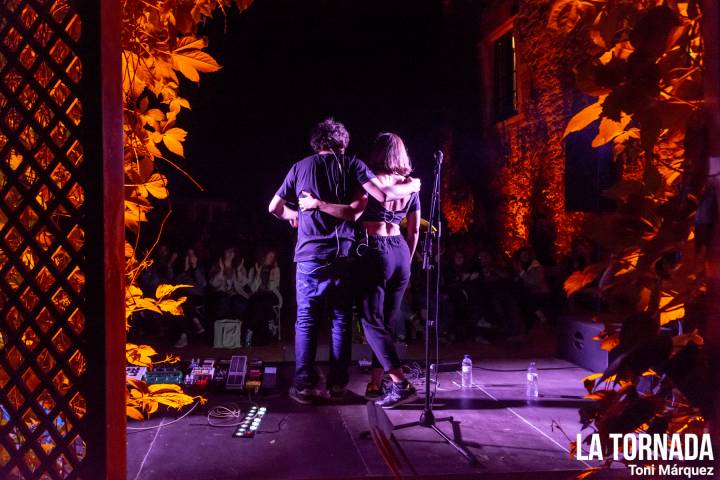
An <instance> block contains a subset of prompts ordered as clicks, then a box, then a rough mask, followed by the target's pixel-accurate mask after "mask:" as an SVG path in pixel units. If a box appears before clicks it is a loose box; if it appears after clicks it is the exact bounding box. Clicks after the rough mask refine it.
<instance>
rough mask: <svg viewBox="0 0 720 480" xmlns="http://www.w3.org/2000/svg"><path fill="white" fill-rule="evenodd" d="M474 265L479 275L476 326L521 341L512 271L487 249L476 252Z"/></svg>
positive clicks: (519, 319)
mask: <svg viewBox="0 0 720 480" xmlns="http://www.w3.org/2000/svg"><path fill="white" fill-rule="evenodd" d="M478 262H479V266H480V272H479V274H480V276H479V278H478V280H477V284H478V288H477V289H476V290H475V292H476V294H477V296H478V301H479V303H480V306H481V312H482V316H483V317H482V320H483V321H482V322H478V324H477V326H478V327H479V328H486V327H487V326H488V324H490V325H492V326H493V327H494V328H495V329H496V330H497V331H498V332H499V333H500V335H502V336H504V337H506V338H507V339H508V340H513V341H515V340H524V339H525V337H524V332H525V328H524V325H523V321H522V316H521V314H520V309H519V307H518V303H517V301H516V299H515V297H514V296H513V293H512V281H513V274H512V270H511V269H510V268H509V267H508V266H507V264H503V262H500V261H498V260H496V259H495V258H494V257H493V255H492V254H491V253H490V252H489V251H487V250H481V251H480V253H479V255H478Z"/></svg>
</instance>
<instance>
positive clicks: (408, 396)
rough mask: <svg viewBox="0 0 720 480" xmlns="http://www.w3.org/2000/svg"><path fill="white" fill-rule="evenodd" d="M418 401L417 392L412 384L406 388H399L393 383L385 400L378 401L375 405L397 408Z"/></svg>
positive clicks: (408, 384)
mask: <svg viewBox="0 0 720 480" xmlns="http://www.w3.org/2000/svg"><path fill="white" fill-rule="evenodd" d="M415 399H417V391H416V390H415V387H413V386H412V384H411V383H410V382H408V383H407V385H406V386H405V387H400V386H398V384H397V383H393V384H392V386H391V387H390V390H389V391H388V392H387V393H386V394H385V396H384V397H383V398H381V399H380V400H377V401H376V402H375V405H378V406H380V407H382V408H385V409H387V408H395V407H397V406H398V405H402V404H404V403H410V402H412V401H414V400H415Z"/></svg>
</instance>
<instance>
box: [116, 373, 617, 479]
mask: <svg viewBox="0 0 720 480" xmlns="http://www.w3.org/2000/svg"><path fill="white" fill-rule="evenodd" d="M528 363H529V360H521V359H513V360H499V359H493V360H480V361H476V362H475V366H476V367H482V368H486V369H487V370H480V369H475V370H474V383H475V388H472V389H460V388H459V386H458V385H457V383H459V381H460V376H459V374H458V373H456V372H447V373H441V374H440V383H439V386H440V388H439V391H438V394H437V397H436V404H437V405H436V409H435V412H436V415H437V416H438V417H441V416H447V415H452V416H454V417H455V419H456V420H457V421H459V422H460V429H461V432H462V438H463V440H464V442H465V443H466V445H467V447H468V448H469V450H470V451H471V452H472V454H473V455H474V456H475V457H476V459H477V462H478V463H477V465H476V466H474V467H473V466H470V465H468V463H467V462H466V461H465V460H464V459H463V458H462V457H461V456H460V455H458V454H457V453H456V452H455V450H453V449H452V448H451V447H450V446H449V445H447V444H445V443H443V442H442V441H441V439H440V437H438V436H436V434H435V433H434V432H432V431H431V430H429V429H425V428H413V429H409V430H402V431H399V432H397V433H396V438H397V439H398V441H399V444H400V446H401V447H402V448H403V450H404V452H405V453H406V454H407V457H408V458H409V460H410V462H411V463H412V464H413V465H414V468H415V469H416V471H417V473H418V474H419V475H420V476H421V477H423V478H447V477H457V478H479V477H480V476H482V477H483V478H518V479H519V478H537V473H538V472H544V473H543V478H545V479H547V480H549V479H554V478H558V479H570V478H574V476H575V475H576V474H577V472H578V471H581V470H583V469H584V468H586V465H584V464H583V463H582V462H579V461H577V460H575V459H571V458H570V455H569V452H568V443H569V442H568V440H567V438H566V437H565V436H564V434H563V433H561V432H560V431H558V429H554V428H553V427H552V425H553V422H555V423H557V424H559V425H561V426H562V428H563V430H564V431H565V433H566V434H567V435H569V436H570V437H571V438H574V436H575V434H576V433H577V431H578V429H579V424H578V412H577V410H578V408H579V407H580V406H581V405H582V404H583V403H584V402H586V401H587V400H584V399H583V398H582V396H583V394H584V393H585V392H584V389H583V387H582V383H581V381H580V380H581V379H582V378H583V377H585V376H586V375H588V373H589V372H588V371H586V370H584V369H582V368H579V367H577V366H575V365H573V364H570V363H568V362H566V361H563V360H557V359H543V360H539V361H538V367H539V368H540V369H541V370H540V391H541V397H540V399H539V401H537V402H536V403H534V404H528V403H527V402H526V400H525V369H526V368H527V365H528ZM291 368H292V365H291V364H285V366H284V367H283V368H282V369H281V370H282V372H283V373H282V374H281V377H286V379H284V380H283V379H281V383H286V381H287V377H289V375H290V374H291ZM366 378H367V376H366V375H365V374H362V373H361V372H359V371H358V370H354V371H353V374H352V380H351V384H350V385H349V388H350V390H351V391H352V392H355V393H356V394H358V395H356V396H354V398H353V397H351V398H349V399H348V400H347V401H346V402H344V403H342V404H327V405H320V406H301V405H298V404H296V403H295V402H293V401H292V400H290V399H289V398H288V397H287V395H286V394H283V395H275V396H269V397H265V398H263V397H262V396H260V397H257V398H253V400H255V401H256V402H257V403H258V404H260V405H263V406H267V407H268V412H269V413H268V415H267V416H266V418H265V419H264V420H263V423H262V425H261V427H260V430H261V431H263V432H267V433H262V434H260V435H257V436H256V437H255V438H254V439H251V440H247V439H236V438H232V432H233V431H234V428H214V427H211V426H209V425H208V424H207V420H206V417H205V414H206V412H207V410H208V407H212V406H213V405H218V404H227V403H231V402H236V403H237V404H239V405H240V406H241V407H242V408H243V409H246V408H247V407H248V406H249V401H248V397H247V396H244V395H241V394H233V393H222V394H215V395H210V396H209V402H208V404H207V405H206V406H202V407H198V408H197V409H196V410H195V411H193V412H192V414H190V415H188V416H187V417H185V418H183V419H182V420H180V421H177V422H175V423H172V424H170V422H172V421H173V420H174V419H175V417H174V416H172V415H165V416H162V415H157V416H156V417H154V418H153V419H152V420H149V421H147V422H145V423H144V424H141V423H139V422H131V424H130V425H129V426H131V427H139V426H143V427H145V426H153V425H159V424H161V423H162V424H163V425H166V424H167V425H166V426H163V427H162V428H156V429H152V430H144V431H131V432H130V433H129V434H128V456H129V460H128V478H129V479H137V480H141V479H142V480H156V479H178V480H183V479H197V480H225V479H228V480H229V479H238V478H248V479H266V478H267V479H341V478H342V479H351V478H364V477H375V478H382V477H386V478H389V477H391V474H390V470H389V469H388V467H387V466H386V465H385V463H384V462H383V460H382V458H381V456H380V454H379V453H378V451H377V449H376V447H375V445H374V443H373V441H372V440H371V439H369V438H362V436H361V432H363V431H365V430H367V428H368V420H367V408H366V402H365V400H364V399H363V398H362V397H361V396H360V394H362V393H363V392H364V390H365V382H366ZM286 389H287V387H285V388H284V389H283V390H286ZM421 403H422V397H421V399H420V400H418V404H417V405H408V406H403V407H401V409H396V410H391V411H388V417H389V418H390V420H391V421H392V422H393V424H400V423H405V422H411V421H415V420H417V419H418V417H419V413H420V409H421V406H422V405H421ZM439 425H440V427H441V428H442V429H443V430H444V431H446V432H447V433H448V434H452V429H451V426H450V425H449V424H448V423H445V424H442V423H441V424H439ZM278 427H280V428H278ZM278 430H279V431H278ZM621 475H622V476H625V475H624V472H623V471H615V472H613V473H611V474H610V476H609V477H608V476H605V477H606V478H610V477H612V478H619V477H620V476H621Z"/></svg>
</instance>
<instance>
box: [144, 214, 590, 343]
mask: <svg viewBox="0 0 720 480" xmlns="http://www.w3.org/2000/svg"><path fill="white" fill-rule="evenodd" d="M212 231H213V229H208V228H203V229H200V233H199V234H198V238H197V239H195V240H192V241H190V242H187V243H185V244H184V245H183V244H179V243H177V242H176V243H175V244H173V242H170V241H168V242H167V243H160V244H159V245H158V246H157V247H156V248H155V249H154V251H153V252H152V254H151V258H152V264H151V266H150V267H149V268H147V269H146V270H144V271H143V272H142V274H141V276H140V278H139V279H138V283H139V286H140V287H141V289H142V290H143V292H144V294H145V295H147V296H154V295H155V290H156V288H157V286H158V285H160V284H182V285H188V287H185V288H182V289H181V290H178V292H177V295H178V296H184V297H186V298H187V300H186V302H185V304H184V306H183V310H184V315H183V316H182V317H181V318H169V317H164V316H162V315H159V314H156V313H153V312H143V313H142V314H141V315H139V316H138V318H136V319H134V320H133V322H131V326H132V328H133V330H132V331H131V335H135V336H139V337H147V336H156V337H157V336H162V337H164V338H165V339H166V340H167V341H169V342H170V343H172V344H174V346H175V347H176V348H183V347H185V346H187V345H188V343H189V342H204V343H207V344H211V343H212V330H213V328H212V327H213V324H214V322H215V320H221V319H238V320H241V321H242V331H243V334H242V338H243V343H244V344H245V345H248V346H250V345H264V344H269V343H272V342H275V341H277V340H278V337H279V332H280V329H281V326H280V325H281V322H282V319H283V318H285V319H286V321H285V325H286V326H285V328H286V331H287V332H291V331H292V320H293V315H292V314H293V312H294V301H293V300H294V299H293V294H292V292H293V291H294V284H293V283H292V282H293V281H294V276H295V275H294V274H295V272H294V268H293V264H292V260H291V253H290V252H291V249H292V245H291V243H292V242H291V241H286V240H284V239H283V240H280V241H278V242H277V243H275V244H273V241H272V240H268V238H270V237H268V236H267V235H265V236H260V235H257V234H256V235H254V236H253V235H248V234H245V235H234V236H230V237H229V236H228V235H227V234H213V233H211V232H212ZM179 236H180V235H177V234H176V235H174V237H179ZM230 238H232V240H230ZM284 243H288V245H287V248H285V249H278V248H276V247H275V245H277V246H278V247H281V246H282V245H284ZM443 245H444V246H443V249H442V251H441V252H440V265H441V280H440V301H439V304H440V311H439V312H440V314H439V322H438V324H439V333H440V340H441V342H444V343H452V342H455V341H458V340H460V339H463V340H473V341H475V342H478V343H495V342H511V343H514V342H517V343H522V342H525V341H527V340H528V335H529V333H530V331H531V330H532V329H533V328H534V327H536V326H538V325H543V324H547V323H552V322H553V321H554V319H556V318H557V317H558V315H559V314H560V313H561V312H562V311H563V310H564V309H567V308H568V306H569V305H568V301H567V299H566V298H565V295H564V293H563V290H562V285H563V282H564V281H565V279H566V278H567V277H568V276H569V275H570V274H572V273H573V272H575V271H580V270H582V269H584V268H585V267H587V266H588V265H590V264H592V263H594V262H595V261H597V258H595V257H596V256H597V252H596V248H595V246H594V244H593V243H592V242H591V241H589V240H588V239H586V238H577V239H576V240H575V241H573V242H572V246H571V248H570V250H569V251H568V252H566V253H565V254H564V255H560V256H557V257H555V256H554V255H552V254H548V253H547V252H542V248H540V249H538V250H540V254H536V250H535V249H533V248H532V247H530V246H526V247H523V248H520V249H518V250H516V251H515V252H502V251H500V249H498V248H493V247H492V243H491V242H487V241H485V240H484V239H483V238H482V236H481V235H478V234H472V233H459V234H455V235H452V236H450V237H449V238H447V239H445V240H444V242H443ZM421 251H422V249H421V248H418V253H416V255H415V258H414V259H413V265H412V276H411V283H410V287H409V288H408V290H407V293H406V296H405V301H404V303H403V307H402V314H401V315H400V316H399V317H398V318H397V319H396V321H395V323H394V331H395V336H396V338H397V339H398V341H401V342H412V341H416V340H419V339H421V338H422V335H423V331H424V325H425V320H426V318H427V316H428V310H427V304H426V289H427V277H426V272H424V271H423V270H422V259H421V254H420V252H421ZM281 280H282V282H281ZM284 299H285V300H286V301H284ZM594 302H596V295H595V294H594V293H593V292H592V287H590V289H586V290H584V291H581V292H580V293H579V294H577V295H575V296H574V298H573V299H571V305H570V307H571V308H587V309H593V308H595V307H596V306H597V305H594ZM433 310H434V307H433V306H432V305H431V311H430V314H431V315H434V314H433ZM359 312H360V309H357V310H356V318H357V317H358V315H359ZM283 313H284V315H283ZM357 319H358V322H359V320H360V319H359V318H357ZM356 330H357V331H358V332H361V331H362V329H360V328H356ZM290 338H291V335H286V339H290ZM360 341H361V339H360Z"/></svg>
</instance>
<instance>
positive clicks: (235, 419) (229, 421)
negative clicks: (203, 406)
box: [207, 403, 244, 427]
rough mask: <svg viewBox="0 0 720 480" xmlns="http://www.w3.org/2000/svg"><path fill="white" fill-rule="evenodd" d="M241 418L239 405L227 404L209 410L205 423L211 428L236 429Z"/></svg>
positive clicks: (241, 413)
mask: <svg viewBox="0 0 720 480" xmlns="http://www.w3.org/2000/svg"><path fill="white" fill-rule="evenodd" d="M243 418H244V415H243V412H242V410H241V409H240V407H239V405H237V404H235V403H229V404H227V405H218V406H216V407H213V408H211V409H210V410H209V411H208V414H207V423H208V425H210V426H211V427H237V426H238V425H240V424H241V423H242V420H243Z"/></svg>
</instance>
